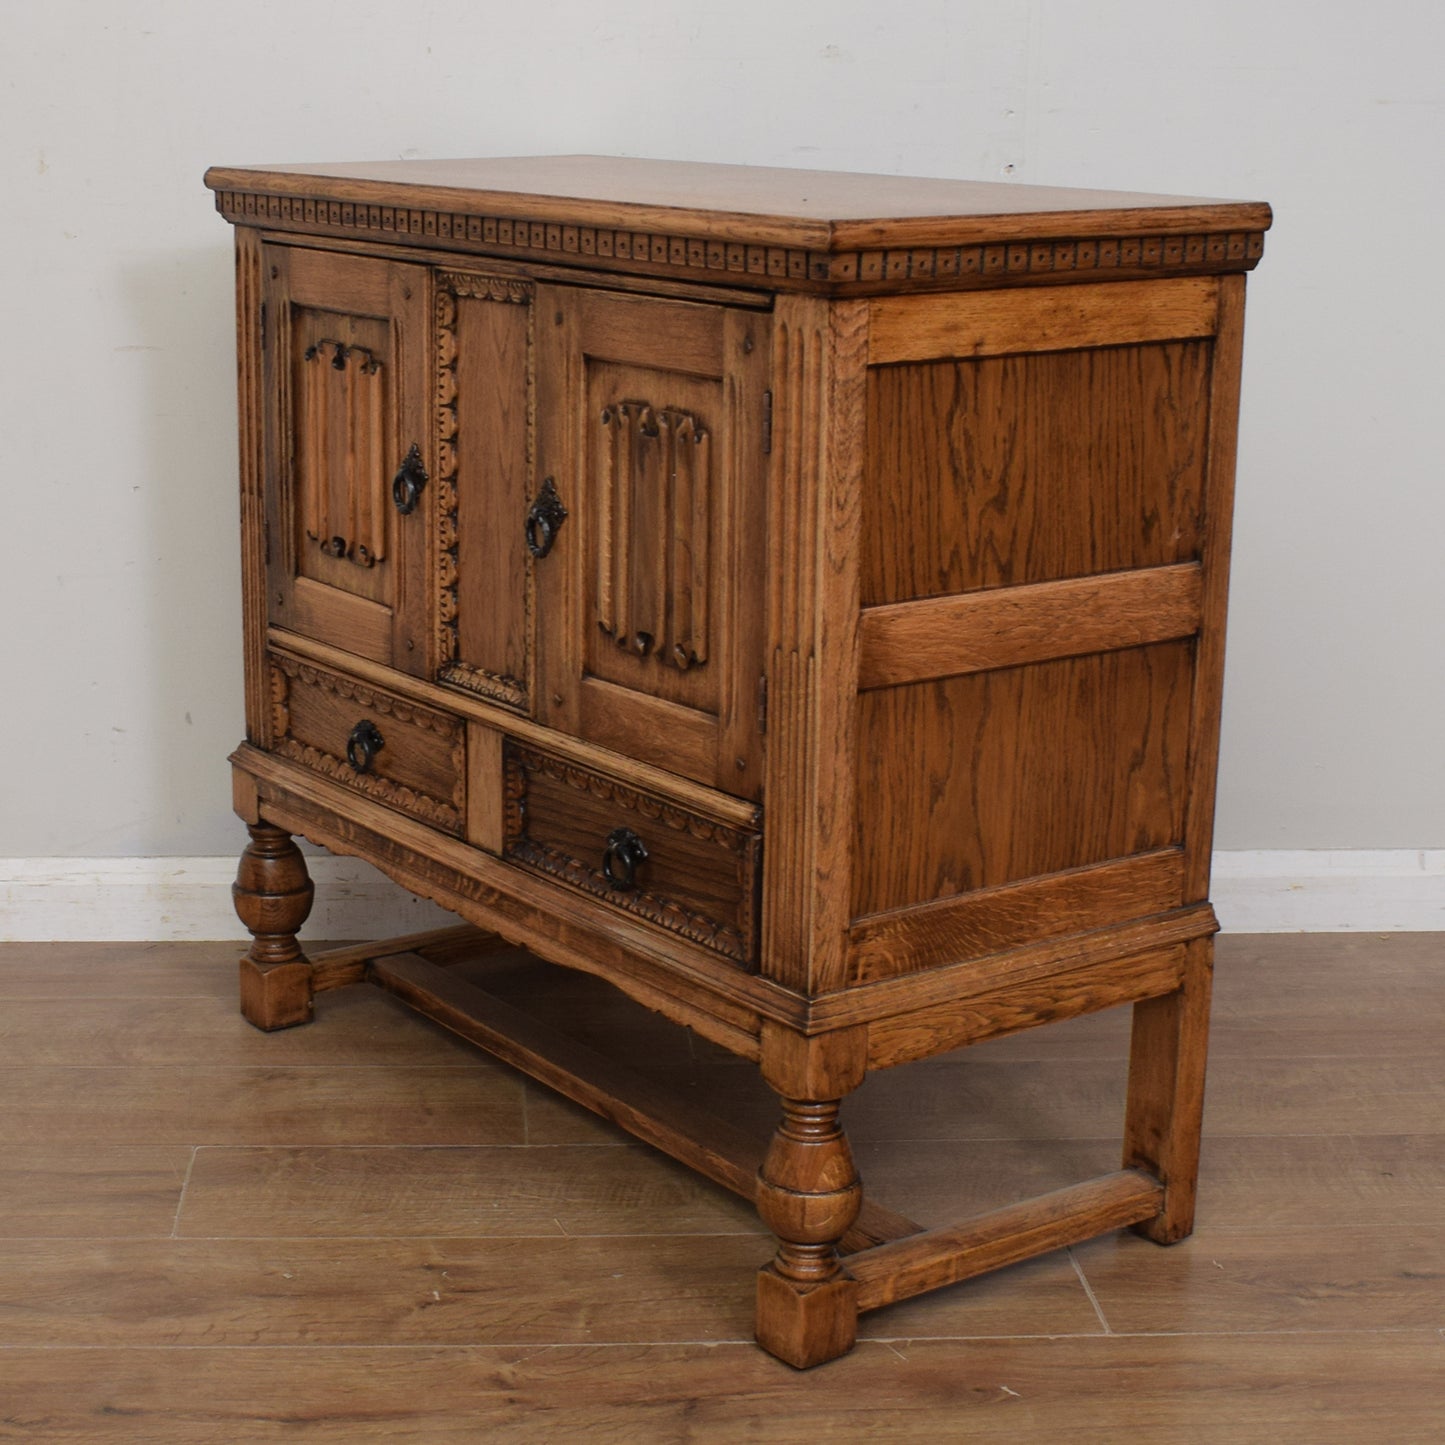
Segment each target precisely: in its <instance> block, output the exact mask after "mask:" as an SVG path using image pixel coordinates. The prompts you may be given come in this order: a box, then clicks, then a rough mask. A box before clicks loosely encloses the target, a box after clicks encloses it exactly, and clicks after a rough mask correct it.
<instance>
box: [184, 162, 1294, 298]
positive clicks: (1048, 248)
mask: <svg viewBox="0 0 1445 1445" xmlns="http://www.w3.org/2000/svg"><path fill="white" fill-rule="evenodd" d="M206 184H207V185H208V186H210V187H211V189H212V190H214V191H215V192H216V208H217V209H218V210H219V211H220V213H221V214H222V215H223V216H224V217H225V218H226V220H228V221H231V222H233V223H235V224H236V225H239V226H254V227H259V228H263V229H264V230H267V231H273V232H294V233H298V234H301V235H307V236H327V237H335V238H341V239H345V240H365V241H368V242H376V243H380V244H382V245H386V246H405V247H412V248H418V247H421V248H427V249H431V250H444V251H451V252H461V253H466V254H472V255H487V256H499V257H507V258H509V259H513V260H517V261H521V262H523V263H529V264H544V265H548V266H553V265H559V264H560V265H562V266H567V267H576V266H583V267H587V268H588V269H590V270H594V271H595V270H601V271H610V272H624V273H629V274H632V275H641V276H649V277H666V278H670V279H674V280H680V281H686V282H698V281H701V282H704V283H706V284H708V285H711V286H716V285H717V284H719V283H726V284H728V285H731V286H736V285H738V284H739V283H741V284H747V285H754V286H762V287H766V288H767V289H769V290H772V291H803V292H812V293H814V294H820V295H828V296H847V295H869V296H878V295H885V294H889V293H896V292H904V291H916V290H940V289H947V290H977V289H987V288H993V287H998V286H1016V285H1025V286H1027V285H1040V284H1044V285H1047V284H1052V283H1058V282H1068V281H1080V280H1085V281H1086V280H1109V281H1119V280H1128V279H1147V278H1156V277H1159V276H1186V275H1196V276H1197V275H1219V274H1223V273H1226V272H1230V271H1248V270H1251V269H1252V268H1253V267H1254V266H1255V265H1256V264H1257V263H1258V261H1259V258H1260V256H1261V255H1263V253H1264V232H1265V228H1266V227H1268V225H1269V224H1270V219H1271V217H1270V209H1269V207H1268V206H1267V205H1265V204H1263V203H1262V202H1257V201H1210V200H1202V199H1198V198H1194V197H1188V196H1148V195H1135V194H1131V193H1126V192H1116V191H1081V190H1059V189H1055V188H1052V187H1047V186H1023V185H1012V184H1007V183H1002V182H983V181H949V180H919V179H914V178H910V177H906V176H868V175H850V174H845V173H842V172H833V171H801V170H797V171H795V170H781V169H769V168H764V167H752V166H723V165H710V164H702V163H695V162H684V161H653V160H638V159H608V158H606V157H603V156H531V157H526V156H523V157H510V158H500V159H493V160H455V161H376V162H372V163H365V164H337V165H326V164H322V165H284V166H271V167H240V168H236V167H225V166H217V167H214V168H212V169H211V170H210V171H208V172H207V173H206Z"/></svg>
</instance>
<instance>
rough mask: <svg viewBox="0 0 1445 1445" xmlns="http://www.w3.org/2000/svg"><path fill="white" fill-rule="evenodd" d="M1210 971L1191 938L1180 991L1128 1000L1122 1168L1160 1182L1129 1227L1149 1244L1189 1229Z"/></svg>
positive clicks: (1208, 954)
mask: <svg viewBox="0 0 1445 1445" xmlns="http://www.w3.org/2000/svg"><path fill="white" fill-rule="evenodd" d="M1213 974H1214V940H1213V939H1212V938H1201V939H1196V940H1195V941H1194V942H1192V943H1190V944H1189V945H1188V946H1187V948H1186V951H1185V965H1184V979H1183V983H1182V985H1181V986H1180V988H1179V989H1178V990H1177V991H1176V992H1174V993H1170V994H1165V995H1164V996H1163V997H1162V998H1152V999H1145V1000H1143V1001H1142V1002H1140V1003H1136V1004H1135V1005H1134V1029H1133V1036H1132V1040H1131V1042H1130V1047H1129V1098H1128V1106H1127V1111H1126V1114H1125V1120H1124V1167H1125V1168H1126V1169H1144V1170H1147V1171H1148V1172H1149V1173H1151V1174H1153V1175H1154V1176H1155V1177H1156V1178H1157V1179H1159V1180H1160V1181H1161V1182H1162V1183H1163V1185H1164V1206H1163V1208H1162V1209H1161V1210H1160V1212H1159V1213H1158V1214H1157V1215H1156V1216H1155V1217H1154V1218H1152V1219H1146V1220H1144V1221H1142V1222H1141V1223H1138V1224H1135V1225H1134V1226H1133V1228H1134V1231H1135V1232H1136V1233H1137V1234H1141V1235H1143V1236H1144V1237H1145V1238H1146V1239H1152V1240H1153V1241H1154V1242H1155V1243H1156V1244H1174V1243H1175V1242H1176V1241H1178V1240H1181V1239H1183V1238H1185V1237H1186V1236H1187V1235H1188V1234H1189V1233H1190V1232H1191V1231H1192V1230H1193V1228H1194V1204H1195V1194H1196V1189H1197V1185H1198V1179H1199V1136H1200V1128H1201V1125H1202V1123H1203V1117H1204V1066H1205V1061H1206V1058H1207V1056H1208V1052H1209V999H1210V991H1211V986H1212V983H1213Z"/></svg>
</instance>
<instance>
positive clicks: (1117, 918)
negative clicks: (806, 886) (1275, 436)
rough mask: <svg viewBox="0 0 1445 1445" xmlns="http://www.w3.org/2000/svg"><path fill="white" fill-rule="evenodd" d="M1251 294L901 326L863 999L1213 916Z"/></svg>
mask: <svg viewBox="0 0 1445 1445" xmlns="http://www.w3.org/2000/svg"><path fill="white" fill-rule="evenodd" d="M1226 288H1227V283H1220V282H1217V281H1213V280H1206V281H1200V282H1190V283H1182V282H1163V283H1160V284H1159V285H1158V286H1157V287H1151V286H1150V285H1148V284H1145V283H1137V284H1131V285H1129V286H1127V287H1120V288H1117V290H1114V288H1110V287H1108V286H1100V287H1091V288H1078V295H1077V296H1076V297H1068V298H1059V297H1057V296H1053V295H1048V294H1044V293H1038V294H1037V295H1029V294H1028V293H1019V294H1018V295H1017V296H1016V298H1010V299H1011V300H1012V304H1006V302H1005V300H1003V299H1001V298H1000V297H998V296H988V295H981V296H979V297H977V298H967V297H948V298H943V299H941V300H939V301H936V302H935V301H932V300H931V299H930V298H910V299H908V301H907V302H906V303H905V302H903V301H898V302H888V303H878V304H877V306H876V307H875V321H876V322H880V323H881V325H882V330H881V331H880V334H879V335H878V336H877V337H875V338H874V345H873V346H872V348H871V351H870V357H871V359H872V362H873V364H872V365H870V367H869V372H868V388H867V394H868V432H867V436H868V444H867V461H866V465H865V469H864V487H863V525H862V529H861V535H862V539H863V544H862V562H861V573H862V575H861V578H860V592H861V602H862V610H861V613H860V629H861V632H862V635H863V637H864V640H865V644H866V645H865V648H864V657H863V665H862V667H861V670H860V689H861V690H860V692H859V694H858V703H857V713H856V720H857V728H858V744H857V746H858V790H857V806H856V808H855V810H854V819H853V873H852V888H851V912H852V918H853V923H852V926H851V928H850V944H849V958H850V962H849V968H848V978H849V980H850V981H851V982H855V983H856V982H867V981H869V980H870V979H874V978H881V977H887V976H890V975H894V974H899V973H908V972H911V971H914V970H916V969H920V968H930V967H937V966H941V965H946V964H948V963H954V962H959V961H962V960H964V959H967V958H970V957H974V956H980V955H982V954H983V953H986V952H990V951H994V950H997V949H999V948H1006V947H1010V946H1015V945H1017V944H1021V943H1024V942H1028V941H1030V939H1033V938H1041V937H1048V936H1061V935H1063V934H1066V933H1069V932H1082V931H1087V930H1089V929H1094V928H1103V927H1109V926H1111V925H1114V924H1118V923H1123V922H1126V921H1128V920H1129V919H1130V918H1135V917H1140V916H1148V915H1152V914H1156V913H1161V912H1165V911H1168V910H1170V909H1176V908H1179V907H1181V906H1183V905H1184V904H1186V903H1191V902H1195V901H1198V900H1200V899H1202V898H1203V897H1204V890H1203V889H1202V888H1200V887H1198V886H1197V884H1195V883H1194V882H1193V881H1192V880H1194V879H1195V878H1196V876H1197V855H1199V854H1200V853H1201V852H1202V853H1204V854H1205V855H1206V856H1207V850H1208V847H1209V838H1208V829H1207V826H1205V825H1204V823H1203V822H1202V819H1203V818H1204V817H1205V816H1206V815H1207V814H1208V811H1209V804H1208V802H1207V801H1205V800H1203V797H1202V795H1203V794H1204V793H1205V792H1206V791H1207V792H1208V793H1209V794H1210V795H1211V796H1212V790H1213V775H1212V771H1210V772H1209V775H1208V776H1207V777H1206V776H1205V775H1204V774H1205V771H1206V769H1205V768H1204V762H1205V760H1207V759H1208V758H1210V757H1212V750H1213V747H1214V745H1215V741H1214V740H1215V737H1216V733H1217V727H1218V695H1217V694H1218V686H1217V676H1216V675H1215V674H1216V673H1217V662H1218V656H1219V637H1220V633H1221V628H1222V622H1223V615H1222V614H1223V593H1222V590H1221V583H1220V581H1219V577H1220V569H1221V568H1222V567H1223V566H1224V564H1225V561H1226V559H1227V552H1228V520H1229V496H1228V487H1227V485H1226V483H1227V473H1226V472H1225V471H1224V469H1223V462H1222V460H1221V457H1222V454H1223V452H1224V451H1225V450H1227V451H1228V452H1229V454H1230V456H1231V457H1232V447H1233V442H1232V431H1230V429H1229V428H1228V427H1225V426H1223V425H1222V418H1224V417H1225V416H1226V415H1227V414H1228V411H1227V408H1228V407H1232V404H1233V403H1232V395H1233V385H1234V383H1233V379H1232V375H1231V376H1230V378H1229V379H1227V380H1226V381H1225V382H1224V383H1223V385H1224V389H1225V390H1226V391H1228V392H1229V393H1230V397H1229V399H1227V405H1226V399H1224V398H1221V396H1220V389H1221V379H1220V374H1219V373H1218V372H1217V369H1216V367H1217V360H1216V356H1217V346H1218V344H1219V343H1218V341H1217V339H1216V338H1220V339H1222V338H1223V335H1224V333H1225V331H1226V330H1228V329H1232V326H1233V324H1232V323H1228V322H1227V320H1226V319H1224V318H1227V317H1228V315H1229V307H1230V306H1231V305H1233V293H1232V290H1229V289H1226ZM1073 289H1075V288H1070V290H1073ZM905 322H907V323H909V324H907V325H905V324H904V323H905ZM1231 344H1232V343H1231ZM894 358H902V359H894ZM900 649H901V650H900Z"/></svg>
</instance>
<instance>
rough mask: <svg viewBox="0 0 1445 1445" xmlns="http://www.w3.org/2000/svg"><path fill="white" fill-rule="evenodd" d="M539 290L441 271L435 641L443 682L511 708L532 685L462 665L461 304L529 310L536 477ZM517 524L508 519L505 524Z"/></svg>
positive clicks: (530, 439) (508, 280)
mask: <svg viewBox="0 0 1445 1445" xmlns="http://www.w3.org/2000/svg"><path fill="white" fill-rule="evenodd" d="M533 292H534V287H533V285H532V283H531V282H530V281H526V280H520V279H518V278H517V277H515V276H481V275H475V274H473V273H471V272H468V271H438V272H437V273H436V312H435V320H436V348H437V349H436V434H437V480H436V558H437V563H436V573H435V576H436V588H437V593H436V596H437V609H436V641H437V668H438V671H437V676H438V679H439V680H440V681H442V682H447V683H451V684H453V685H454V686H456V687H461V688H465V689H466V690H467V691H468V692H474V693H477V694H478V695H479V696H481V697H488V698H491V699H492V700H493V701H494V702H501V703H505V704H507V705H508V706H509V707H520V708H525V707H526V706H527V681H526V679H525V678H520V677H511V676H509V675H507V674H505V673H494V672H488V671H487V670H486V669H485V668H480V667H474V666H471V665H470V664H468V663H465V662H462V661H459V660H458V652H459V650H460V640H459V637H458V632H457V613H458V601H457V586H458V579H459V575H460V568H459V563H458V556H457V544H458V531H457V511H458V501H457V499H458V491H457V476H458V471H459V468H460V466H461V461H460V459H459V457H458V440H457V433H458V425H457V301H458V299H459V298H462V297H465V298H467V299H469V300H477V301H496V302H500V303H502V304H504V305H513V306H526V307H527V308H528V315H527V329H528V343H527V368H528V376H527V473H528V475H529V476H530V475H531V472H532V458H533V446H534V436H535V432H536V421H537V417H536V401H535V388H534V387H533V385H532V377H531V366H532V361H531V357H532V344H531V329H532V317H531V309H530V308H531V303H532V296H533ZM503 520H504V522H509V521H511V519H510V518H508V519H503ZM525 606H526V629H527V634H528V636H530V635H531V630H532V575H531V571H530V569H529V570H528V573H527V595H526V601H525Z"/></svg>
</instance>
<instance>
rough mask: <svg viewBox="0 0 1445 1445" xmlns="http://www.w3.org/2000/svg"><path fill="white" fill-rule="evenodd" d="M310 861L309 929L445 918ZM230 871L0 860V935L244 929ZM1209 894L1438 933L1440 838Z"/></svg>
mask: <svg viewBox="0 0 1445 1445" xmlns="http://www.w3.org/2000/svg"><path fill="white" fill-rule="evenodd" d="M307 863H308V866H309V868H310V870H311V876H312V878H313V879H315V882H316V906H315V908H314V909H313V910H312V913H311V917H310V919H309V920H308V921H307V924H306V928H305V930H304V936H306V937H309V938H318V939H322V938H325V939H350V938H386V937H388V936H391V935H395V934H402V933H415V932H419V931H421V930H423V929H427V928H437V927H445V926H446V924H447V923H448V922H449V921H451V915H450V914H447V913H444V912H443V911H442V910H441V909H440V908H437V907H436V906H435V905H434V904H431V903H427V902H425V901H424V900H422V899H418V898H414V897H412V896H411V895H410V894H409V893H407V892H405V890H403V889H401V888H399V887H397V885H396V884H394V883H392V882H391V881H390V880H389V879H387V878H385V877H383V875H382V874H380V873H379V872H377V870H376V869H374V868H372V867H371V866H370V865H369V864H366V863H362V862H359V861H358V860H356V859H353V858H333V857H331V856H329V855H315V856H312V857H309V858H308V860H307ZM235 876H236V860H235V859H234V858H0V941H6V942H16V941H24V942H31V941H33V942H51V941H75V942H107V941H129V940H140V939H148V940H154V941H158V942H160V941H166V940H195V939H223V938H244V937H245V930H244V929H242V927H241V925H240V923H239V922H238V921H237V918H236V915H235V913H234V912H233V911H232V908H231V883H232V881H233V880H234V878H235ZM1213 898H1214V906H1215V908H1216V909H1217V910H1218V913H1219V919H1220V922H1221V924H1222V925H1223V927H1224V929H1225V931H1226V932H1229V933H1296V932H1315V933H1340V932H1351V931H1356V930H1358V931H1363V932H1380V933H1386V932H1394V931H1400V930H1411V931H1417V930H1432V931H1440V932H1445V848H1434V849H1405V848H1392V849H1379V850H1373V851H1359V850H1337V851H1329V852H1283V851H1271V852H1221V853H1216V854H1215V855H1214V887H1213ZM1442 962H1445V960H1442Z"/></svg>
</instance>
